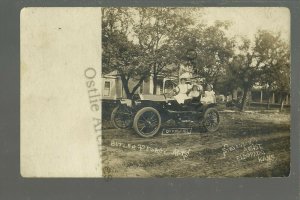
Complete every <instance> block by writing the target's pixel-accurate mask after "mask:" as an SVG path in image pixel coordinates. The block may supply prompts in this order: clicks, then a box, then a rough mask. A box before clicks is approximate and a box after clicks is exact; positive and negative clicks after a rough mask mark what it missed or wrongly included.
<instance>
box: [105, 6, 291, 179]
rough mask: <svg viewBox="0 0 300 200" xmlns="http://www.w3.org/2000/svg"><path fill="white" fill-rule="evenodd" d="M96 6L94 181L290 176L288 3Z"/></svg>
mask: <svg viewBox="0 0 300 200" xmlns="http://www.w3.org/2000/svg"><path fill="white" fill-rule="evenodd" d="M101 12H102V14H101V16H102V21H101V23H102V25H101V26H102V27H101V34H102V42H101V62H102V63H101V89H100V90H101V91H102V93H101V104H102V112H101V117H102V118H101V120H102V123H101V126H102V127H101V137H102V138H101V139H102V144H101V145H102V146H101V147H102V149H101V151H102V152H101V153H102V157H101V158H102V175H103V177H107V178H114V177H116V178H126V177H140V178H148V177H163V178H164V177H178V178H183V177H195V178H223V177H287V176H289V174H290V126H291V117H290V111H291V107H290V102H291V95H290V78H291V74H290V67H291V62H290V12H289V10H288V9H287V8H283V7H260V8H254V7H253V8H252V7H235V8H229V7H227V8H226V7H218V8H217V7H209V8H208V7H207V8H206V7H203V8H200V7H188V8H180V7H128V8H127V7H119V8H117V7H105V8H101Z"/></svg>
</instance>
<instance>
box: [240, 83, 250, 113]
mask: <svg viewBox="0 0 300 200" xmlns="http://www.w3.org/2000/svg"><path fill="white" fill-rule="evenodd" d="M249 89H250V88H248V87H245V88H244V94H243V98H242V105H241V111H244V110H245V107H246V103H247V95H248V91H249Z"/></svg>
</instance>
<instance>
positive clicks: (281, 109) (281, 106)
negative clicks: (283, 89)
mask: <svg viewBox="0 0 300 200" xmlns="http://www.w3.org/2000/svg"><path fill="white" fill-rule="evenodd" d="M286 96H287V95H284V96H283V95H281V99H280V112H282V111H283V103H284V100H285V98H286Z"/></svg>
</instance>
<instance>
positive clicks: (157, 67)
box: [133, 8, 193, 94]
mask: <svg viewBox="0 0 300 200" xmlns="http://www.w3.org/2000/svg"><path fill="white" fill-rule="evenodd" d="M137 11H138V14H137V15H138V17H137V19H138V20H137V21H136V23H135V25H134V26H133V30H134V32H135V35H136V38H137V40H138V45H139V47H140V49H141V51H143V52H144V53H145V54H144V55H145V57H144V59H145V60H147V63H149V65H150V66H151V72H152V75H153V85H154V91H153V93H154V94H156V88H157V87H156V86H157V79H158V76H159V75H160V74H169V73H170V72H171V70H169V69H168V68H167V66H170V65H171V64H176V63H178V61H177V58H176V52H175V49H174V48H172V46H173V44H174V43H175V42H176V40H177V37H178V35H180V34H182V33H183V32H185V31H187V29H188V27H189V26H190V25H192V24H193V21H192V19H191V18H190V16H189V15H188V14H187V13H183V12H182V10H180V9H178V8H139V9H138V10H137Z"/></svg>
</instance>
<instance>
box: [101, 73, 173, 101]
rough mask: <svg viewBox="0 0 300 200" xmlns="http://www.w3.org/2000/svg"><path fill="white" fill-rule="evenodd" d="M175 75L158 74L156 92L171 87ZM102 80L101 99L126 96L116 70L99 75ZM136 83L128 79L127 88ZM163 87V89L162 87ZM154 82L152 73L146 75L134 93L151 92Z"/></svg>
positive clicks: (170, 88)
mask: <svg viewBox="0 0 300 200" xmlns="http://www.w3.org/2000/svg"><path fill="white" fill-rule="evenodd" d="M176 79H177V78H176V77H168V78H165V77H164V76H163V75H159V76H158V80H157V86H156V87H157V88H156V94H163V93H164V92H168V91H170V90H172V89H173V84H172V80H176ZM101 81H102V84H101V85H102V91H103V92H102V94H103V95H102V99H106V100H116V99H119V98H126V93H125V91H124V88H123V84H122V80H121V77H120V76H119V75H118V73H117V71H113V72H111V73H109V74H104V75H102V77H101ZM135 85H136V81H134V80H132V79H130V80H129V82H128V86H129V89H130V90H132V88H133V87H134V86H135ZM164 88H165V91H163V89H164ZM153 91H154V84H153V75H151V76H149V77H147V78H146V79H145V80H144V81H143V83H142V84H141V86H140V87H139V89H138V90H137V91H136V92H135V93H136V94H153Z"/></svg>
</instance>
